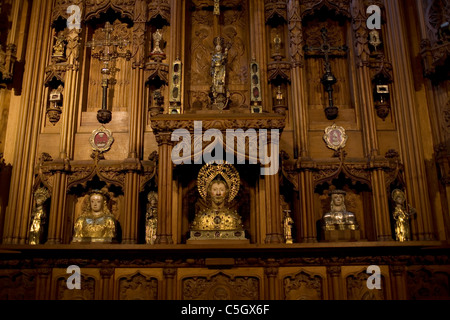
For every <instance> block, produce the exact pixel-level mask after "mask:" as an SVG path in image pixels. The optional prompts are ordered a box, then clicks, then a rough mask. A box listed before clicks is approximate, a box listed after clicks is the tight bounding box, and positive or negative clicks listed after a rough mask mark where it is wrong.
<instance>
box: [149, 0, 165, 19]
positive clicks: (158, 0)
mask: <svg viewBox="0 0 450 320" xmlns="http://www.w3.org/2000/svg"><path fill="white" fill-rule="evenodd" d="M158 16H160V17H161V18H162V19H163V20H165V21H166V23H167V24H169V23H170V4H169V0H153V1H149V4H148V21H150V20H152V19H156V18H157V17H158Z"/></svg>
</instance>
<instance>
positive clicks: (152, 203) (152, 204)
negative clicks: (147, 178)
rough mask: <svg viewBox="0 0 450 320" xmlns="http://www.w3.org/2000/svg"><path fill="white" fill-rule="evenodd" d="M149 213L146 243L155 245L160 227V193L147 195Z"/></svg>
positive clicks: (153, 192) (146, 217) (147, 213)
mask: <svg viewBox="0 0 450 320" xmlns="http://www.w3.org/2000/svg"><path fill="white" fill-rule="evenodd" d="M147 200H148V203H147V211H146V214H145V243H146V244H155V240H156V228H157V226H158V193H156V192H155V191H150V192H149V193H148V195H147Z"/></svg>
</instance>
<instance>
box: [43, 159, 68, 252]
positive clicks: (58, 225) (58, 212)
mask: <svg viewBox="0 0 450 320" xmlns="http://www.w3.org/2000/svg"><path fill="white" fill-rule="evenodd" d="M55 162H59V163H60V164H61V165H60V166H59V168H58V170H57V171H55V172H54V175H53V187H52V202H51V207H50V214H49V225H48V236H47V242H46V244H61V243H63V232H64V224H65V223H66V221H65V218H64V217H65V214H64V211H65V204H66V189H67V175H66V173H65V172H64V161H63V160H56V161H55Z"/></svg>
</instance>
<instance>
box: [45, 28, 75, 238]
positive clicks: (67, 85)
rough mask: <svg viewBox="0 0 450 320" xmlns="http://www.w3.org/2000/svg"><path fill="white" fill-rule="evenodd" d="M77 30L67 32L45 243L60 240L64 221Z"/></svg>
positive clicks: (71, 150) (72, 135) (71, 146)
mask: <svg viewBox="0 0 450 320" xmlns="http://www.w3.org/2000/svg"><path fill="white" fill-rule="evenodd" d="M80 32H81V30H77V29H72V30H70V31H69V33H68V35H67V37H66V38H67V50H66V53H67V67H66V73H65V78H64V80H65V81H64V92H63V97H64V100H63V107H62V125H61V134H60V147H59V157H58V159H55V161H54V169H56V171H55V173H54V175H53V188H52V196H51V207H50V212H49V217H48V221H49V225H48V236H47V239H48V240H47V244H59V243H62V242H63V232H64V229H65V226H64V225H65V223H66V221H67V220H66V212H65V211H66V210H65V209H66V189H67V170H68V167H69V165H68V159H73V156H74V143H75V129H76V125H77V122H76V121H77V114H78V107H79V102H80V101H79V97H80V95H81V93H80V88H81V80H82V79H81V77H80V71H79V65H80V62H79V60H78V59H79V58H78V57H79V56H80V54H79V51H80V43H79V41H80Z"/></svg>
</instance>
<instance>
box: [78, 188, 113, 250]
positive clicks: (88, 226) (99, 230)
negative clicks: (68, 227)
mask: <svg viewBox="0 0 450 320" xmlns="http://www.w3.org/2000/svg"><path fill="white" fill-rule="evenodd" d="M108 199H109V197H108V195H107V193H105V192H103V191H100V190H93V191H91V192H89V194H88V197H86V199H85V200H84V204H83V209H82V213H81V215H80V217H79V218H78V219H77V220H76V222H75V226H74V237H73V241H72V242H100V243H111V242H114V241H115V240H116V233H117V231H116V219H115V217H114V216H113V215H112V214H111V212H110V211H109V209H108V202H107V201H108Z"/></svg>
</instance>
